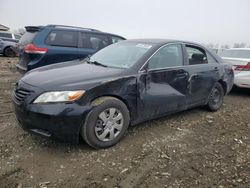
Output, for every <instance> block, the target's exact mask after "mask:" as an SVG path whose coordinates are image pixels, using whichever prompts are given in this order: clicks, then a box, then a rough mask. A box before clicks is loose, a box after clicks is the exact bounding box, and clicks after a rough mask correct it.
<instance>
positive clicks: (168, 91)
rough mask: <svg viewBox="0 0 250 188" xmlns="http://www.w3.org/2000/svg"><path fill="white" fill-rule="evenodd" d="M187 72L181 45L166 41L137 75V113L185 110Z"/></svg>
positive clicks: (147, 115)
mask: <svg viewBox="0 0 250 188" xmlns="http://www.w3.org/2000/svg"><path fill="white" fill-rule="evenodd" d="M188 78H189V75H188V72H187V70H186V67H185V66H183V52H182V46H181V44H175V43H172V44H167V45H165V46H163V47H161V48H159V49H158V50H157V51H156V52H155V54H154V55H153V56H152V57H151V58H150V59H149V60H148V62H147V64H146V71H144V72H142V73H141V74H140V75H139V80H138V83H139V86H138V88H139V100H138V101H139V105H138V107H139V110H138V112H139V114H140V117H141V118H142V119H151V118H155V117H158V116H161V115H164V114H167V113H170V112H175V111H180V110H184V109H186V95H187V94H188V88H187V83H188Z"/></svg>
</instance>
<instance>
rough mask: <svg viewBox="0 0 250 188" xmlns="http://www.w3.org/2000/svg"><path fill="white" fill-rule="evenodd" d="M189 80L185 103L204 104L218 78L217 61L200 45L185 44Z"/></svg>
mask: <svg viewBox="0 0 250 188" xmlns="http://www.w3.org/2000/svg"><path fill="white" fill-rule="evenodd" d="M185 54H186V60H187V64H188V69H187V70H188V72H189V75H190V77H189V80H188V89H189V94H188V95H187V104H188V106H189V107H192V106H197V105H201V104H204V103H205V102H206V101H207V99H208V96H209V94H210V92H211V90H212V87H213V86H214V84H215V82H216V81H217V80H218V78H219V64H218V62H217V61H216V60H215V59H214V58H213V57H212V56H211V55H210V54H209V53H208V52H207V51H206V50H205V49H203V48H202V47H200V46H196V45H193V44H186V45H185Z"/></svg>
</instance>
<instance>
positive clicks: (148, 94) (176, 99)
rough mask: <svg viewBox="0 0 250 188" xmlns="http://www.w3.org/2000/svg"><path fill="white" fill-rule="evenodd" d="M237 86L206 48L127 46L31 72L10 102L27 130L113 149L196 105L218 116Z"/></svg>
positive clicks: (168, 43)
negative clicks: (144, 126)
mask: <svg viewBox="0 0 250 188" xmlns="http://www.w3.org/2000/svg"><path fill="white" fill-rule="evenodd" d="M232 85H233V70H232V67H231V66H229V65H228V64H225V63H223V61H222V59H221V58H220V57H219V56H217V55H216V54H213V53H212V52H210V51H209V50H207V49H206V48H205V47H203V46H201V45H198V44H195V43H191V42H184V41H175V40H157V39H155V40H153V39H152V40H127V41H122V42H119V43H117V44H113V45H110V46H108V47H106V48H104V49H102V50H100V51H99V52H97V53H95V54H94V55H92V56H91V57H90V58H89V59H88V58H86V59H85V60H75V61H72V62H70V63H60V64H54V65H50V66H46V67H42V68H38V69H35V70H33V71H30V72H28V73H26V74H25V75H24V77H22V79H21V80H20V81H19V82H18V83H17V84H16V87H15V89H14V91H13V94H12V101H13V104H14V109H15V110H14V111H15V114H16V117H17V120H18V122H19V124H20V125H21V127H22V128H23V129H24V130H27V131H29V132H31V133H35V134H39V135H43V136H45V137H52V138H57V139H61V140H64V141H72V142H78V141H79V137H80V136H81V137H82V138H83V139H84V140H85V141H86V142H87V143H88V144H89V145H90V146H92V147H94V148H107V147H110V146H113V145H114V144H116V143H117V142H118V141H119V140H121V138H122V137H123V135H124V133H125V132H126V130H127V128H128V126H129V125H135V124H138V123H140V122H143V121H146V120H151V119H155V118H158V117H162V116H165V115H168V114H170V113H174V112H178V111H183V110H187V109H189V108H193V107H196V106H207V108H208V109H209V110H211V111H216V110H218V109H219V108H220V107H221V105H222V103H223V97H224V95H225V94H227V93H228V92H229V91H230V89H231V88H232Z"/></svg>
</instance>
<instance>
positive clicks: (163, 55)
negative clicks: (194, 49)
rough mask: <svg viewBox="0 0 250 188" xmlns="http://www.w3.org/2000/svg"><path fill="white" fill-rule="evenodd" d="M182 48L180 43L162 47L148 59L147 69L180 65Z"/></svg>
mask: <svg viewBox="0 0 250 188" xmlns="http://www.w3.org/2000/svg"><path fill="white" fill-rule="evenodd" d="M182 65H183V58H182V48H181V45H180V44H170V45H167V46H165V47H162V48H161V49H160V50H159V51H157V52H156V53H155V54H154V55H153V56H152V57H151V59H150V60H149V61H148V68H149V69H159V68H166V67H175V66H182Z"/></svg>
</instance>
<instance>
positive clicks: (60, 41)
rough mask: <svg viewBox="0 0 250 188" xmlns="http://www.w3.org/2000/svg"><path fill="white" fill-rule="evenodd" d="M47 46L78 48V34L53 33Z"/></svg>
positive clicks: (49, 36) (47, 40)
mask: <svg viewBox="0 0 250 188" xmlns="http://www.w3.org/2000/svg"><path fill="white" fill-rule="evenodd" d="M46 44H48V45H52V46H65V47H77V46H78V32H76V31H52V32H51V33H50V34H49V35H48V37H47V39H46Z"/></svg>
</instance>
